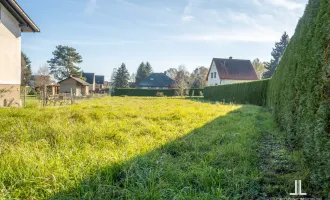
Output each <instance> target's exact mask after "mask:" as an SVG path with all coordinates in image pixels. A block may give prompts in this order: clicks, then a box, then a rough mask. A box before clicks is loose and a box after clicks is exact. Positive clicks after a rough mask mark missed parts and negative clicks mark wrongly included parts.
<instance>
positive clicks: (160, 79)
mask: <svg viewBox="0 0 330 200" xmlns="http://www.w3.org/2000/svg"><path fill="white" fill-rule="evenodd" d="M138 87H139V88H142V89H170V88H174V87H175V82H174V80H173V79H171V78H170V77H168V76H167V75H166V73H152V74H151V75H150V76H148V77H147V78H146V79H144V80H143V81H141V82H140V83H139V84H138Z"/></svg>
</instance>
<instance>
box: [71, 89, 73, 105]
mask: <svg viewBox="0 0 330 200" xmlns="http://www.w3.org/2000/svg"><path fill="white" fill-rule="evenodd" d="M72 104H73V92H72V88H71V105H72Z"/></svg>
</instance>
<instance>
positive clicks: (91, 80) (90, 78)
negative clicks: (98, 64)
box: [82, 73, 95, 84]
mask: <svg viewBox="0 0 330 200" xmlns="http://www.w3.org/2000/svg"><path fill="white" fill-rule="evenodd" d="M82 76H83V77H85V78H86V82H87V83H89V84H94V80H95V74H94V73H83V74H82Z"/></svg>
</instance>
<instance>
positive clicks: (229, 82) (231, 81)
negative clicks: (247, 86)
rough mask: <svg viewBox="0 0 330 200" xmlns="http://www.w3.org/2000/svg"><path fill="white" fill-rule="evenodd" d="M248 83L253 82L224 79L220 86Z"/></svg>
mask: <svg viewBox="0 0 330 200" xmlns="http://www.w3.org/2000/svg"><path fill="white" fill-rule="evenodd" d="M246 82H251V80H229V79H223V80H221V84H219V85H229V84H234V83H246Z"/></svg>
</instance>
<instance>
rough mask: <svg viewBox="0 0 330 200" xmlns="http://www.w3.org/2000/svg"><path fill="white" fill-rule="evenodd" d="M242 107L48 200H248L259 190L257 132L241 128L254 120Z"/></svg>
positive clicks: (99, 173)
mask: <svg viewBox="0 0 330 200" xmlns="http://www.w3.org/2000/svg"><path fill="white" fill-rule="evenodd" d="M246 107H249V106H246ZM246 107H242V108H240V109H237V110H235V111H232V112H230V113H228V114H227V115H226V116H222V117H219V118H217V119H215V120H213V121H211V122H209V123H207V124H205V125H204V126H203V127H200V128H198V129H195V130H193V131H191V132H190V133H188V134H187V135H185V136H183V137H181V138H179V139H177V140H174V141H172V142H169V143H167V144H165V145H163V146H161V147H160V148H157V149H154V150H153V151H151V152H149V153H147V154H144V155H139V156H136V157H134V158H132V159H130V160H128V161H125V162H123V163H119V164H114V165H111V166H108V167H106V168H103V169H102V170H100V171H95V172H93V174H90V175H86V178H85V179H84V180H82V181H81V183H79V184H78V185H77V186H76V187H75V188H72V189H71V190H69V191H61V192H60V193H58V194H56V195H54V196H53V197H52V198H51V199H173V198H177V199H183V198H190V199H205V198H211V199H214V198H230V199H233V198H244V199H252V198H254V197H256V196H257V195H258V193H259V190H260V185H259V177H258V176H259V175H258V173H259V172H258V165H257V163H258V156H257V152H256V151H255V149H256V148H258V138H259V133H258V132H256V131H255V129H254V128H253V127H252V128H251V130H247V129H248V127H244V126H250V124H252V123H253V121H254V120H256V119H255V118H256V116H254V114H253V111H252V109H248V108H246ZM249 117H250V119H249ZM233 120H236V123H232V124H230V125H228V123H229V122H231V121H233ZM226 124H227V125H226ZM244 130H245V131H244Z"/></svg>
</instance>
